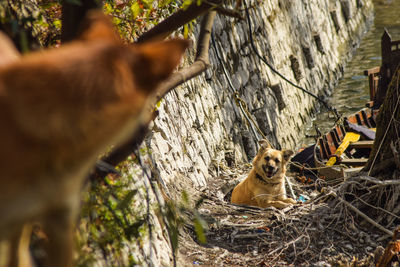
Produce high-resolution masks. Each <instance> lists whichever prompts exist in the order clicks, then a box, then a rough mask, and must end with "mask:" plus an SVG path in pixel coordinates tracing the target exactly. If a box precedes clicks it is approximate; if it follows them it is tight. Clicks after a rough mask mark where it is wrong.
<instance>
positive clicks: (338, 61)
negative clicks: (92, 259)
mask: <svg viewBox="0 0 400 267" xmlns="http://www.w3.org/2000/svg"><path fill="white" fill-rule="evenodd" d="M248 5H249V6H252V8H251V9H250V17H251V23H252V26H253V29H252V34H253V38H254V41H255V46H256V48H257V50H258V51H259V52H260V53H261V54H262V55H263V56H264V57H265V58H266V59H267V60H268V61H269V63H270V64H272V66H274V68H276V69H277V70H278V71H279V72H281V73H282V74H283V75H284V76H286V77H287V78H288V79H289V80H291V81H293V82H294V83H296V84H298V85H301V86H302V87H305V88H307V89H308V90H310V91H311V92H313V93H314V94H316V95H319V96H327V95H329V94H330V92H331V90H332V89H333V87H334V85H335V83H336V82H337V80H338V79H339V78H340V77H341V76H342V72H343V68H344V65H345V64H346V62H347V61H348V59H349V58H350V57H351V55H352V53H353V51H354V49H355V48H356V47H357V45H358V43H359V41H360V39H361V37H362V36H363V33H365V31H366V29H367V27H368V24H369V23H370V22H371V21H372V19H373V5H372V1H370V0H301V1H287V0H268V1H257V0H253V1H251V2H250V3H248ZM213 31H214V36H215V40H216V47H217V49H219V51H220V55H221V59H222V60H221V61H222V62H221V61H219V60H218V58H217V56H216V54H215V51H214V49H213V48H212V47H211V49H210V61H211V67H210V69H209V70H207V71H206V73H205V74H204V75H201V76H200V77H198V78H196V79H193V80H191V81H189V82H187V83H185V84H184V85H183V86H181V87H179V88H176V89H175V90H174V91H172V92H170V93H169V94H168V95H167V96H166V97H165V99H164V100H163V101H162V102H161V106H160V107H159V111H160V115H159V117H158V118H157V119H156V120H155V122H154V124H153V125H152V129H151V133H150V135H149V137H148V139H147V140H146V145H147V147H148V148H149V149H150V152H151V157H152V160H153V170H152V171H153V173H154V174H157V176H158V178H159V180H160V181H161V183H162V184H164V185H165V187H164V189H165V190H166V191H167V194H169V195H170V196H172V197H174V196H175V197H176V198H177V196H178V195H179V194H180V191H181V190H186V191H189V192H194V193H195V192H196V191H200V190H202V189H203V188H205V187H206V185H207V182H208V181H210V180H212V179H217V171H216V170H217V169H218V167H219V166H233V165H235V166H237V165H240V164H243V163H247V162H249V161H250V160H251V159H252V158H253V156H254V155H255V153H256V142H257V140H258V139H260V138H261V136H260V135H257V136H255V135H254V134H253V132H252V131H251V129H250V128H249V125H248V123H247V122H246V119H245V117H244V114H243V112H242V111H241V110H240V108H238V105H237V103H236V101H235V97H234V92H233V91H232V90H231V89H230V87H229V85H228V82H229V81H228V80H227V78H226V77H225V76H224V74H223V67H222V65H224V67H225V68H226V70H227V72H228V74H229V77H230V79H231V81H232V85H233V87H234V89H235V90H236V91H237V95H238V96H239V97H240V99H242V100H243V101H244V103H245V105H246V106H247V110H248V111H249V113H250V115H251V116H252V117H253V118H254V119H255V120H256V121H257V124H258V126H259V128H260V129H261V131H262V132H263V133H264V135H266V136H267V138H268V139H269V140H270V141H271V142H272V144H273V145H274V146H276V147H281V148H292V149H293V148H295V147H296V145H297V143H298V142H299V140H300V139H301V138H302V135H303V134H304V131H303V129H304V128H305V126H306V124H307V123H309V122H310V117H311V116H312V114H313V113H314V112H315V110H316V108H318V103H317V102H316V100H315V99H313V98H312V97H310V96H308V95H306V94H304V93H303V92H301V91H300V90H298V89H296V88H294V87H292V86H290V85H289V84H287V83H286V82H284V81H283V80H282V79H281V78H279V77H278V76H277V75H276V74H274V73H273V72H272V71H271V70H270V69H269V68H268V67H267V66H266V65H265V64H264V63H262V62H261V61H260V59H259V58H257V57H256V55H255V53H254V51H252V49H251V44H250V40H249V34H250V33H249V29H248V24H247V21H246V20H243V21H238V20H236V19H233V18H226V17H223V16H221V15H218V16H217V18H216V21H215V24H214V28H213ZM186 64H189V62H186ZM165 242H166V241H165ZM158 246H160V244H159V245H158ZM161 246H162V245H161ZM163 262H168V260H167V259H164V260H163Z"/></svg>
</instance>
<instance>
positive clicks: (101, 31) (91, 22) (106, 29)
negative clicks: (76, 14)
mask: <svg viewBox="0 0 400 267" xmlns="http://www.w3.org/2000/svg"><path fill="white" fill-rule="evenodd" d="M79 39H81V40H106V41H115V42H121V39H120V37H119V35H118V33H117V30H116V29H115V28H114V25H113V24H112V22H111V19H110V18H109V16H107V15H106V14H104V13H103V12H101V11H99V10H90V11H88V13H87V15H86V18H85V20H84V21H83V22H82V25H81V28H80V34H79Z"/></svg>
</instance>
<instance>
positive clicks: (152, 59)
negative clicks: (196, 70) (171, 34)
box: [0, 12, 188, 267]
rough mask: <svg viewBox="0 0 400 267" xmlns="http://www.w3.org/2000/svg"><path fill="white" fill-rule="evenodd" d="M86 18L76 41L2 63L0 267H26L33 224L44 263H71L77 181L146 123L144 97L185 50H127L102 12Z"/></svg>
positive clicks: (160, 46)
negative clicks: (41, 237) (0, 251)
mask: <svg viewBox="0 0 400 267" xmlns="http://www.w3.org/2000/svg"><path fill="white" fill-rule="evenodd" d="M88 21H89V23H88V28H87V30H86V31H85V32H84V33H83V34H82V36H81V39H80V40H77V41H74V42H71V43H69V44H66V45H63V46H61V48H58V49H49V50H46V51H43V52H35V53H32V54H28V55H27V56H23V57H18V56H16V57H14V56H10V60H9V62H7V63H4V64H0V124H1V128H2V130H1V131H0V170H1V174H0V184H1V186H0V241H2V243H8V244H12V245H11V246H9V248H8V251H9V253H10V255H9V256H8V259H5V258H4V255H0V258H2V259H0V265H2V264H3V265H4V264H5V265H6V266H27V265H30V261H29V256H28V255H29V251H28V245H29V235H30V231H29V225H30V224H31V223H33V222H39V223H40V224H41V226H42V227H43V231H44V232H45V233H46V235H47V237H48V245H47V247H46V254H47V257H46V258H47V259H46V266H58V267H60V266H71V265H72V258H73V257H72V254H73V232H74V227H75V223H76V221H77V217H78V214H79V208H80V203H79V201H80V193H81V190H82V185H83V182H84V180H85V177H86V176H87V174H88V172H89V171H90V169H91V168H92V167H93V165H94V164H95V161H96V159H97V157H98V155H99V154H101V153H103V152H104V151H105V150H106V149H107V148H108V147H109V146H110V145H112V144H114V145H118V144H120V143H122V142H123V141H125V140H126V139H127V138H128V137H130V136H132V135H134V134H135V130H136V129H137V128H138V126H139V125H140V124H141V123H143V122H145V121H148V116H151V111H152V110H151V107H149V99H151V97H152V93H154V92H155V89H156V87H157V86H158V84H159V83H160V82H161V81H163V80H165V79H166V78H167V77H168V76H169V75H170V74H171V73H172V72H173V70H174V69H175V67H176V66H177V65H178V64H179V62H180V59H181V57H182V54H183V53H184V51H185V49H186V48H187V46H188V42H187V41H185V40H177V39H176V40H169V41H163V42H161V41H160V42H149V43H144V44H140V45H136V44H132V45H126V44H123V43H122V41H121V40H120V39H119V37H118V35H117V34H116V32H115V31H114V29H113V26H112V24H111V22H110V20H109V19H108V17H106V16H105V15H104V14H102V13H100V12H92V13H90V15H89V19H88ZM0 41H1V40H0ZM6 46H7V45H6ZM0 47H2V45H0ZM10 51H11V50H10ZM16 240H19V241H18V242H15V241H16Z"/></svg>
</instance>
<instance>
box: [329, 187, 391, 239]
mask: <svg viewBox="0 0 400 267" xmlns="http://www.w3.org/2000/svg"><path fill="white" fill-rule="evenodd" d="M329 194H331V195H332V196H334V197H335V198H337V199H338V200H339V201H340V202H342V203H343V204H345V205H346V206H347V207H348V208H350V209H351V210H353V211H354V212H355V213H357V214H358V215H360V216H361V217H363V218H364V219H365V220H366V221H367V222H369V223H370V224H372V225H373V226H375V227H376V228H378V229H379V230H381V231H382V232H384V233H386V234H388V235H391V236H392V235H393V232H392V231H390V230H388V229H386V228H385V227H383V226H382V225H380V224H377V223H376V222H375V221H374V220H372V219H371V218H370V217H368V216H367V215H366V214H365V213H363V212H362V211H360V210H359V209H357V208H356V207H354V206H353V205H351V204H350V203H349V202H347V201H346V200H344V199H343V198H341V197H339V196H338V195H337V194H336V193H335V192H334V191H330V192H329Z"/></svg>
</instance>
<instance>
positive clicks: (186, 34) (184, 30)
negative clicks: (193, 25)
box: [183, 24, 189, 39]
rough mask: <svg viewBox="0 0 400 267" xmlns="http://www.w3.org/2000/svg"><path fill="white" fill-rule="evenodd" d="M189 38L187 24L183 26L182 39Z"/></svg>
mask: <svg viewBox="0 0 400 267" xmlns="http://www.w3.org/2000/svg"><path fill="white" fill-rule="evenodd" d="M188 36H189V26H188V25H187V24H185V25H183V38H185V39H187V38H188Z"/></svg>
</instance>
